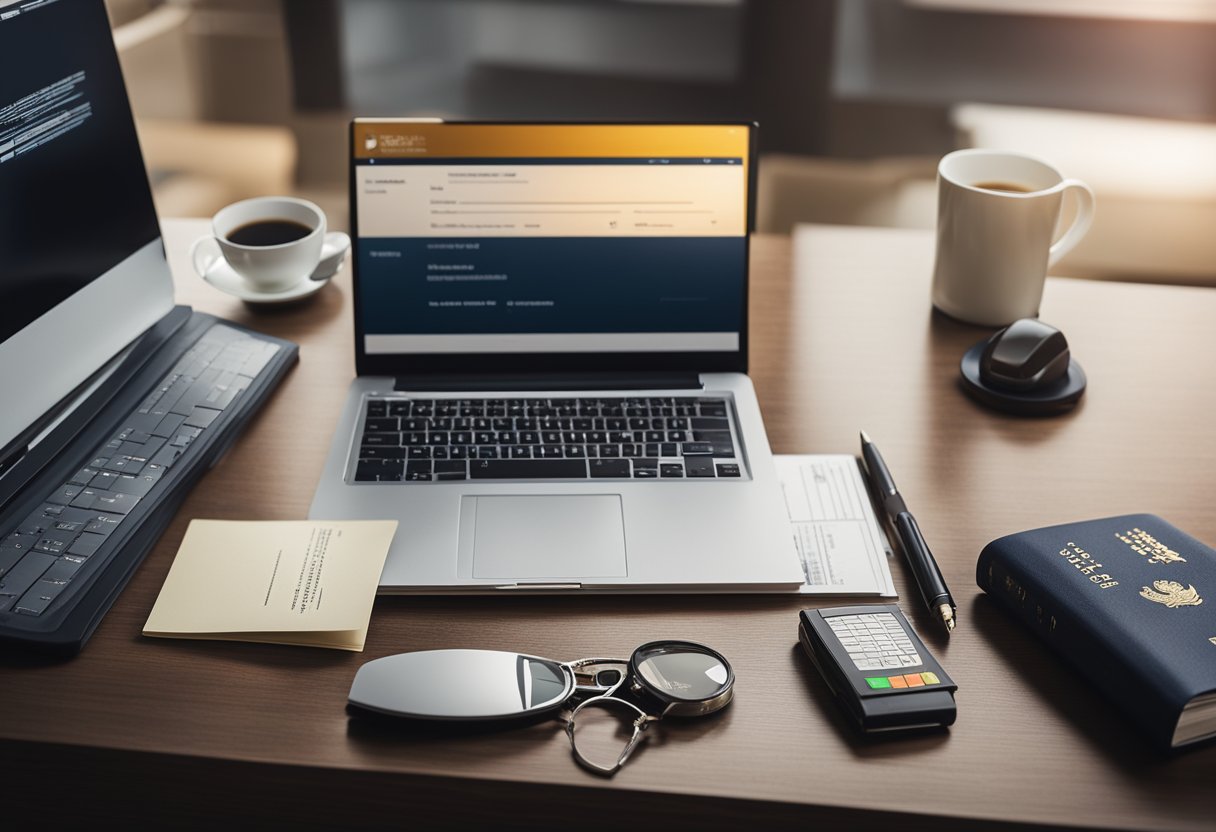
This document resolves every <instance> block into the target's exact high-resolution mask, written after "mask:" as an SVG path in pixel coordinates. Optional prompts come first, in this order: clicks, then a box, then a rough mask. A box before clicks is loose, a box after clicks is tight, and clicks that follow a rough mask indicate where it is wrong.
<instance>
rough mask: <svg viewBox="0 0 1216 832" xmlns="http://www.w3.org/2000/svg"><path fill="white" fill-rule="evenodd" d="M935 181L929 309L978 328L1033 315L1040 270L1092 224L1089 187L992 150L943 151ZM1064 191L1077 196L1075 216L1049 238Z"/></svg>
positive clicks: (1032, 160) (1038, 296)
mask: <svg viewBox="0 0 1216 832" xmlns="http://www.w3.org/2000/svg"><path fill="white" fill-rule="evenodd" d="M937 181H938V203H937V252H936V261H935V263H934V267H933V305H934V306H936V307H937V308H938V309H940V310H941V311H942V312H945V313H946V314H947V315H949V316H950V317H952V318H957V319H959V320H961V321H966V322H968V323H974V324H983V325H985V326H1005V325H1006V324H1009V323H1012V322H1013V321H1016V320H1018V319H1019V318H1034V317H1037V316H1038V314H1039V304H1040V302H1041V301H1042V299H1043V286H1044V283H1045V281H1046V277H1047V269H1048V268H1050V267H1051V266H1052V265H1054V264H1055V263H1056V262H1057V261H1058V260H1059V259H1060V258H1061V257H1063V256H1064V255H1065V254H1066V253H1067V252H1069V251H1071V250H1072V248H1073V247H1074V246H1075V245H1076V244H1077V243H1079V242H1080V241H1081V238H1082V237H1084V236H1085V233H1086V232H1087V231H1088V230H1089V226H1090V224H1091V223H1092V222H1093V213H1094V196H1093V192H1092V191H1091V190H1090V189H1089V186H1088V185H1086V184H1085V183H1084V182H1081V181H1079V180H1076V179H1065V178H1064V177H1063V176H1061V175H1060V173H1059V172H1058V171H1057V170H1056V169H1055V168H1053V167H1052V166H1051V165H1049V164H1047V163H1046V162H1043V161H1040V160H1038V159H1035V158H1033V157H1030V156H1024V155H1022V154H1020V153H1009V152H1005V151H1000V150H958V151H955V152H954V153H949V154H947V155H946V156H944V157H943V158H942V160H941V163H940V164H939V165H938V168H937ZM1068 191H1071V192H1073V193H1075V194H1076V196H1077V200H1078V210H1077V216H1076V218H1075V219H1074V220H1073V223H1072V225H1071V227H1069V228H1068V230H1067V231H1065V232H1064V233H1063V235H1061V236H1060V237H1059V239H1056V238H1055V232H1056V224H1057V223H1058V221H1059V218H1060V208H1061V206H1062V205H1063V201H1064V194H1065V193H1066V192H1068Z"/></svg>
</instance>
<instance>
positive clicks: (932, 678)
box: [920, 673, 942, 685]
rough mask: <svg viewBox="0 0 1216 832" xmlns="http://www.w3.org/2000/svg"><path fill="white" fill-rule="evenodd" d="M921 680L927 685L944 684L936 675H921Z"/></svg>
mask: <svg viewBox="0 0 1216 832" xmlns="http://www.w3.org/2000/svg"><path fill="white" fill-rule="evenodd" d="M920 678H922V679H924V680H925V684H926V685H940V684H941V683H942V680H941V679H939V678H937V674H936V673H922V674H920Z"/></svg>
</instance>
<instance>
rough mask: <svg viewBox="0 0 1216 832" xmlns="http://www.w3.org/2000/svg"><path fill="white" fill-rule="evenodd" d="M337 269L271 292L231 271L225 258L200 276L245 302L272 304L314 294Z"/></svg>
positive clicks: (217, 260) (302, 279)
mask: <svg viewBox="0 0 1216 832" xmlns="http://www.w3.org/2000/svg"><path fill="white" fill-rule="evenodd" d="M337 271H338V270H337V269H335V270H334V272H333V273H332V274H330V275H329V276H328V277H322V278H319V279H317V278H313V277H312V276H310V275H304V277H302V278H301V279H300V282H299V283H296V284H295V285H293V286H288V287H287V288H285V289H276V290H274V291H271V292H263V291H259V290H257V289H254V288H253V287H252V286H250V285H249V283H248V281H246V280H245V278H243V277H241V276H240V275H239V274H237V273H236V272H235V271H233V269H232V266H230V265H228V261H227V260H225V259H224V258H222V257H220V258H217V259H216V261H215V262H214V263H213V264H212V265H211V268H209V269H208V270H207V273H206V274H204V275H203V276H202V277H203V280H205V281H207V282H208V283H209V284H211V285H212V286H214V287H215V288H216V289H219V290H220V291H221V292H223V293H224V294H227V295H232V296H233V297H236V298H240V299H241V300H243V301H245V303H263V304H272V303H291V302H293V301H297V300H303V299H304V298H306V297H309V296H311V295H314V294H316V293H317V292H319V291H321V290H322V289H323V288H325V285H326V284H327V283H329V281H330V278H331V277H332V276H333V274H337Z"/></svg>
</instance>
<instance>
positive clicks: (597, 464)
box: [353, 396, 744, 483]
mask: <svg viewBox="0 0 1216 832" xmlns="http://www.w3.org/2000/svg"><path fill="white" fill-rule="evenodd" d="M732 415H733V409H732V407H731V402H730V400H729V399H726V398H722V397H708V396H676V397H670V396H658V397H647V398H638V397H628V398H625V397H621V398H613V397H595V398H543V399H538V398H523V399H503V398H484V399H482V398H477V399H469V398H461V399H412V398H407V397H394V398H369V399H368V400H367V402H366V407H365V410H364V418H363V425H362V432H361V434H360V437H359V440H358V444H357V447H358V453H357V457H356V462H355V465H354V472H353V481H354V482H361V483H364V482H365V483H372V482H380V483H383V482H410V483H419V482H445V481H456V480H521V479H547V480H582V479H658V480H677V479H681V480H682V479H685V478H697V479H707V478H726V479H741V478H742V477H743V475H744V469H743V466H742V464H741V462H740V455H739V454H738V453H737V452H736V449H737V447H738V442H737V441H736V434H735V429H734V427H732V425H733V423H734V419H733V418H732Z"/></svg>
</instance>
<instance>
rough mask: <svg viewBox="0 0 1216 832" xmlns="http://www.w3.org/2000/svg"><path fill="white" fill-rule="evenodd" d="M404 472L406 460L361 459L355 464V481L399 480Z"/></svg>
mask: <svg viewBox="0 0 1216 832" xmlns="http://www.w3.org/2000/svg"><path fill="white" fill-rule="evenodd" d="M404 472H405V462H404V461H402V460H399V459H367V460H363V459H361V460H359V464H358V465H356V466H355V482H399V481H400V480H401V477H402V475H403V474H404Z"/></svg>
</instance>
